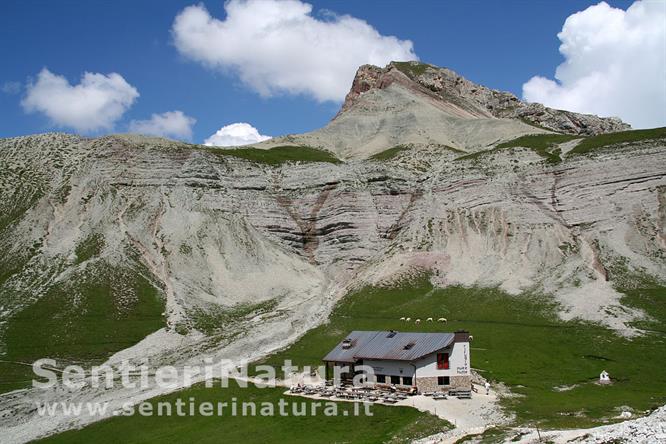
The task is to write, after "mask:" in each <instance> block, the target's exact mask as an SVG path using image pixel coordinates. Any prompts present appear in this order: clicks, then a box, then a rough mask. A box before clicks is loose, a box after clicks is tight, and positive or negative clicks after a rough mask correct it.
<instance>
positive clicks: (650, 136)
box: [568, 127, 666, 156]
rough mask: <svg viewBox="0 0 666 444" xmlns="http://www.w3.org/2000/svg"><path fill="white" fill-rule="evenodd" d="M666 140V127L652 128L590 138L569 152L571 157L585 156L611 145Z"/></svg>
mask: <svg viewBox="0 0 666 444" xmlns="http://www.w3.org/2000/svg"><path fill="white" fill-rule="evenodd" d="M663 138H666V127H662V128H651V129H644V130H631V131H620V132H617V133H609V134H600V135H598V136H593V137H588V138H586V139H585V140H583V141H582V142H580V143H579V144H578V145H576V147H575V148H574V149H572V150H571V151H569V153H568V155H569V156H575V155H578V154H585V153H589V152H592V151H594V150H597V149H600V148H604V147H606V146H609V145H615V144H618V143H626V142H640V141H642V140H654V139H663Z"/></svg>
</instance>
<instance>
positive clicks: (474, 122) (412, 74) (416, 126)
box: [257, 62, 629, 159]
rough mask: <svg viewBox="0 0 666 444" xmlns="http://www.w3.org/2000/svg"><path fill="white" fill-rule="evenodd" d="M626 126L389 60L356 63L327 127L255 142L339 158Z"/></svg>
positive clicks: (480, 146) (476, 147)
mask: <svg viewBox="0 0 666 444" xmlns="http://www.w3.org/2000/svg"><path fill="white" fill-rule="evenodd" d="M626 129H629V125H627V124H625V123H623V122H622V121H620V120H619V119H616V118H601V117H597V116H592V115H586V114H578V113H572V112H568V111H560V110H554V109H551V108H547V107H545V106H543V105H541V104H538V103H524V102H522V101H520V100H519V99H518V98H517V97H516V96H514V95H513V94H511V93H507V92H501V91H495V90H491V89H489V88H486V87H484V86H481V85H477V84H475V83H473V82H471V81H469V80H467V79H465V78H463V77H461V76H460V75H458V74H456V73H455V72H453V71H451V70H449V69H447V68H437V67H435V66H431V65H426V64H423V63H418V62H392V63H391V64H389V65H388V66H386V67H385V68H379V67H377V66H372V65H364V66H362V67H360V68H359V70H358V72H357V73H356V77H355V78H354V81H353V84H352V87H351V90H350V91H349V93H348V94H347V97H346V99H345V102H344V104H343V106H342V108H341V110H340V112H339V113H338V114H337V116H336V117H335V118H334V119H333V120H332V121H331V122H330V123H329V124H328V125H326V126H325V127H324V128H321V129H319V130H315V131H312V132H309V133H304V134H295V135H289V136H285V137H276V138H274V139H272V140H269V141H266V142H263V143H261V144H258V145H257V146H258V147H262V148H269V147H272V146H279V145H304V146H312V147H318V148H322V149H325V150H328V151H332V152H333V153H335V154H336V155H337V156H339V157H340V158H342V159H365V158H368V157H371V156H372V155H374V154H376V153H378V152H380V151H383V150H386V149H389V148H392V147H395V146H399V145H410V146H413V147H417V148H428V147H432V146H441V147H444V146H445V147H450V148H454V149H456V150H459V151H463V152H468V153H472V152H477V151H482V150H485V149H488V148H489V147H491V146H494V145H495V144H497V143H498V142H502V141H507V140H511V139H514V138H516V137H519V136H522V135H526V134H539V133H547V132H558V133H565V134H573V135H581V136H587V135H596V134H602V133H608V132H615V131H620V130H626Z"/></svg>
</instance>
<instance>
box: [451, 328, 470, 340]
mask: <svg viewBox="0 0 666 444" xmlns="http://www.w3.org/2000/svg"><path fill="white" fill-rule="evenodd" d="M453 342H469V332H468V331H467V330H458V331H456V332H455V333H454V334H453Z"/></svg>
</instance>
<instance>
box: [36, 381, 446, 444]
mask: <svg viewBox="0 0 666 444" xmlns="http://www.w3.org/2000/svg"><path fill="white" fill-rule="evenodd" d="M177 398H180V399H182V400H184V401H185V402H189V399H190V398H194V399H195V400H196V403H197V404H198V403H202V402H213V403H217V402H229V401H230V400H232V398H236V399H237V400H238V401H237V402H238V405H239V410H240V403H241V402H255V403H257V404H259V406H258V407H259V408H260V407H261V403H262V402H270V403H273V405H275V406H277V403H278V401H279V399H280V398H284V399H285V400H286V401H287V402H298V403H300V402H307V403H308V405H309V404H310V403H312V402H322V403H323V402H326V400H311V399H307V398H302V397H290V396H284V395H283V390H282V389H277V388H273V389H271V388H265V389H258V388H256V387H254V386H249V387H247V388H239V387H237V386H236V384H234V383H233V382H231V383H230V386H229V387H228V388H220V387H215V388H208V389H207V388H205V387H203V386H195V387H192V388H190V389H187V390H184V391H182V392H178V393H174V394H170V395H167V396H163V397H160V398H156V399H154V400H152V401H151V402H152V403H153V404H155V403H156V402H164V401H170V402H171V403H172V404H173V403H174V402H175V400H176V399H177ZM337 405H338V411H339V412H341V411H342V410H343V409H344V410H347V411H348V412H349V416H342V414H340V415H339V416H324V415H323V414H321V409H322V407H320V408H319V414H318V415H316V416H312V415H307V416H298V417H297V416H292V415H290V416H284V417H279V416H275V417H267V416H266V417H262V416H235V417H234V416H224V415H222V416H208V417H207V416H201V415H197V416H193V417H178V416H171V417H168V418H167V417H157V416H154V417H146V416H139V415H136V416H130V417H117V418H112V419H110V420H106V421H102V422H98V423H95V424H92V425H90V426H88V427H86V428H84V429H82V430H73V431H69V432H65V433H63V434H60V435H56V436H54V437H52V438H48V439H45V440H43V441H40V442H46V443H88V442H96V443H116V442H124V443H148V442H199V443H218V442H230V443H236V442H243V443H247V444H253V443H294V444H296V443H308V444H316V443H331V442H334V441H333V440H334V439H335V440H336V441H335V442H346V443H379V442H391V443H396V444H397V443H402V442H405V443H406V442H409V439H408V438H411V439H415V438H419V437H424V436H428V435H430V434H433V433H437V432H439V431H441V430H444V429H446V428H448V427H449V426H450V425H449V424H448V423H447V422H445V421H442V420H440V419H438V418H436V417H433V416H432V415H429V414H426V413H422V412H419V411H417V410H416V409H412V408H409V407H387V406H381V405H377V406H373V407H372V410H371V411H372V413H373V416H372V417H367V416H353V413H352V412H353V410H352V409H353V406H352V404H351V403H342V402H341V403H337ZM290 408H291V407H288V409H287V411H288V412H289V411H290V410H289V409H290ZM308 411H310V408H309V407H308ZM361 412H362V410H361ZM396 435H399V436H400V439H393V438H394V436H396Z"/></svg>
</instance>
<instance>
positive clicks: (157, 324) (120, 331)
mask: <svg viewBox="0 0 666 444" xmlns="http://www.w3.org/2000/svg"><path fill="white" fill-rule="evenodd" d="M91 265H93V266H91V267H90V268H88V269H86V270H85V271H79V272H76V274H75V275H74V276H72V277H70V278H69V279H68V280H67V281H65V282H60V283H56V284H55V285H53V286H52V287H50V288H49V289H48V290H47V291H46V294H44V295H43V296H42V297H41V298H40V299H39V300H37V302H35V303H33V304H32V305H29V306H27V307H26V308H25V309H23V310H22V311H21V312H19V313H18V314H17V315H16V316H14V317H13V318H11V319H9V321H8V322H7V325H6V326H5V329H4V331H3V334H2V338H1V339H2V341H3V343H4V344H5V347H6V353H5V354H4V355H3V356H2V357H0V359H1V360H3V361H9V362H0V375H1V377H0V392H7V391H10V390H14V389H17V388H23V387H27V386H29V385H30V383H31V380H32V376H33V374H32V369H31V367H30V366H29V365H24V364H17V363H28V364H31V363H32V362H34V361H35V360H37V359H39V358H54V359H57V360H58V361H59V364H70V363H79V364H81V365H83V366H84V367H85V366H88V365H90V364H93V363H99V362H102V361H104V360H105V359H106V358H108V357H109V356H110V355H112V354H113V353H115V352H117V351H119V350H122V349H124V348H127V347H129V346H131V345H134V344H135V343H137V342H138V341H140V340H141V339H143V338H144V337H145V336H146V335H148V334H150V333H152V332H153V331H155V330H158V329H159V328H161V327H162V326H163V325H164V320H163V317H162V314H161V313H162V312H163V311H164V302H163V300H162V299H161V297H160V295H159V291H158V290H157V289H156V288H155V287H154V286H153V284H152V283H151V282H150V281H149V280H148V279H146V278H145V277H144V273H145V270H143V269H141V268H139V267H138V268H137V269H132V270H130V269H124V268H123V269H121V268H113V267H110V266H108V265H107V264H105V263H103V262H97V263H96V264H91Z"/></svg>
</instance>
